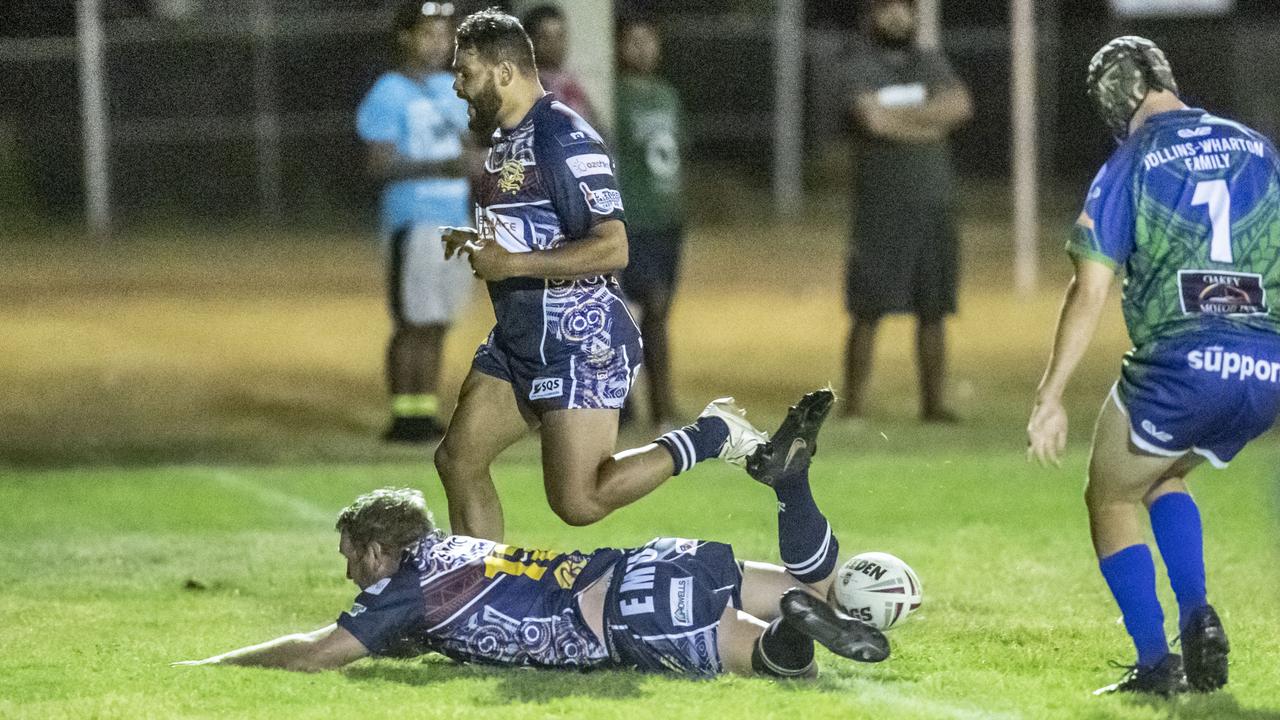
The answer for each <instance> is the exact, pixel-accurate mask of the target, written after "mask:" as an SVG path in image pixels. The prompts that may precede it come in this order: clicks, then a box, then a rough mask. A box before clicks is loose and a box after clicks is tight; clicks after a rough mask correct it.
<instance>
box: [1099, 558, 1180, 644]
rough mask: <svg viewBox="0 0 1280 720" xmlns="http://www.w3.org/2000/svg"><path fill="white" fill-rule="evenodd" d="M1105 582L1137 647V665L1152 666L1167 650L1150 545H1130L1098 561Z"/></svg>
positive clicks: (1162, 612)
mask: <svg viewBox="0 0 1280 720" xmlns="http://www.w3.org/2000/svg"><path fill="white" fill-rule="evenodd" d="M1098 568H1099V569H1101V570H1102V576H1103V577H1104V578H1106V579H1107V586H1108V587H1110V588H1111V594H1112V595H1114V596H1115V598H1116V604H1117V605H1119V606H1120V612H1122V613H1124V627H1125V629H1126V630H1128V631H1129V636H1130V637H1132V638H1133V644H1134V646H1136V647H1137V648H1138V665H1140V666H1142V667H1152V666H1153V665H1155V664H1156V663H1158V662H1160V661H1161V660H1163V659H1164V656H1165V655H1168V654H1169V643H1168V641H1167V640H1166V639H1165V636H1164V610H1162V609H1161V608H1160V600H1159V599H1157V598H1156V564H1155V561H1154V560H1152V559H1151V548H1148V547H1147V546H1146V545H1130V546H1129V547H1127V548H1125V549H1123V550H1121V551H1120V552H1117V553H1115V554H1112V555H1108V556H1106V557H1104V558H1102V559H1101V560H1099V561H1098Z"/></svg>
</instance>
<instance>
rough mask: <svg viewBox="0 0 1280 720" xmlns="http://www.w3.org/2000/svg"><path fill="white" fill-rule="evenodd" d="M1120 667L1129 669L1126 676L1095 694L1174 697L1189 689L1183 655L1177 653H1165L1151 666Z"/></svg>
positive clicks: (1099, 689)
mask: <svg viewBox="0 0 1280 720" xmlns="http://www.w3.org/2000/svg"><path fill="white" fill-rule="evenodd" d="M1119 667H1123V668H1126V669H1127V670H1126V672H1125V674H1124V677H1122V678H1120V681H1119V682H1117V683H1112V684H1111V685H1108V686H1106V687H1103V688H1098V689H1097V690H1094V691H1093V694H1094V695H1110V694H1112V693H1140V694H1145V695H1163V696H1165V697H1172V696H1174V695H1179V694H1181V693H1185V692H1186V691H1187V675H1186V673H1185V672H1184V671H1183V669H1182V656H1181V655H1178V654H1176V653H1169V654H1168V655H1165V656H1164V659H1163V660H1161V661H1160V662H1158V663H1156V664H1155V665H1153V666H1151V667H1149V668H1142V667H1138V666H1137V665H1121V666H1119Z"/></svg>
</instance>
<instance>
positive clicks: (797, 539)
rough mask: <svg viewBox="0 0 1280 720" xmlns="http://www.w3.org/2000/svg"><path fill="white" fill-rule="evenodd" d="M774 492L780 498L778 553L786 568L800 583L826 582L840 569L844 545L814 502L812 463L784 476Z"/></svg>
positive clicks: (805, 464)
mask: <svg viewBox="0 0 1280 720" xmlns="http://www.w3.org/2000/svg"><path fill="white" fill-rule="evenodd" d="M773 489H774V492H776V493H777V494H778V549H779V551H780V552H781V554H782V564H783V565H786V566H787V571H788V572H790V573H791V574H792V575H793V576H794V577H795V578H796V579H797V580H799V581H800V582H804V583H815V582H818V581H819V580H822V579H823V578H825V577H827V576H828V575H830V574H831V571H832V570H834V569H835V567H836V560H837V559H838V558H839V557H840V541H839V540H837V539H836V536H835V534H834V533H832V532H831V523H829V522H827V518H826V517H825V516H823V514H822V511H821V510H819V509H818V504H817V503H816V502H814V500H813V492H812V491H810V489H809V463H807V462H806V463H804V464H803V466H801V467H799V468H797V469H796V470H794V471H791V472H789V473H787V474H786V475H783V476H782V477H781V478H779V479H778V481H777V482H775V483H774V485H773Z"/></svg>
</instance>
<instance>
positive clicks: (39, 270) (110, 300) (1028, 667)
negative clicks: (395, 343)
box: [0, 217, 1280, 719]
mask: <svg viewBox="0 0 1280 720" xmlns="http://www.w3.org/2000/svg"><path fill="white" fill-rule="evenodd" d="M1000 231H1001V228H1000V227H999V226H998V225H996V224H993V223H991V222H987V221H985V220H983V219H982V218H981V217H978V218H976V219H971V220H970V221H969V223H968V224H967V225H966V227H965V239H966V255H967V257H968V258H969V259H970V262H969V263H968V264H967V270H966V277H965V284H964V294H963V297H962V312H961V314H960V315H959V316H958V317H957V318H956V320H955V322H954V323H953V326H952V348H953V357H954V363H953V364H954V370H953V382H952V386H953V387H952V389H953V396H954V399H955V405H956V406H957V409H958V410H959V411H960V412H961V413H962V414H963V415H964V416H965V418H966V422H965V423H964V424H963V425H962V426H960V427H959V428H935V427H921V426H918V425H917V424H916V423H915V422H914V416H915V395H914V387H915V383H914V368H913V365H912V362H911V353H910V347H909V343H910V336H911V326H910V323H908V322H905V321H902V322H897V321H895V322H893V323H891V324H890V325H889V326H888V327H887V328H885V332H884V337H883V338H882V340H881V345H880V350H879V353H878V358H877V360H878V363H879V365H878V367H877V371H876V376H875V382H876V388H875V394H874V399H873V403H872V413H871V417H870V418H869V419H868V420H867V421H865V422H863V423H860V424H856V425H854V424H840V423H833V424H832V425H831V427H830V428H829V429H828V430H827V431H826V434H825V435H824V446H823V452H822V455H821V456H820V457H819V458H818V461H817V465H816V469H815V478H816V479H815V486H816V493H817V496H818V500H819V502H820V503H821V504H822V506H823V507H824V509H825V510H826V512H827V514H828V515H829V516H830V518H831V520H832V523H833V525H834V526H835V528H836V530H837V532H839V534H840V536H841V538H842V546H843V548H844V550H845V553H846V554H852V553H854V552H857V551H861V550H872V549H876V550H885V551H889V552H893V553H895V554H898V555H900V556H902V557H904V558H905V559H907V560H908V562H910V563H911V564H912V565H913V566H914V567H915V569H916V570H917V572H918V573H919V574H920V576H921V579H922V582H923V584H924V587H925V598H926V599H925V606H924V608H923V609H922V610H921V611H920V613H919V614H918V615H917V616H915V617H913V618H912V620H911V621H910V622H908V623H907V624H906V625H905V626H903V627H901V628H900V629H895V630H894V631H893V633H892V635H891V637H892V638H893V640H894V642H895V656H894V657H893V658H892V659H891V660H890V661H889V662H887V663H884V664H883V665H880V666H874V667H872V666H860V665H856V664H853V663H846V662H838V661H836V659H834V658H832V657H830V656H829V655H826V654H823V655H822V656H821V659H822V660H823V661H824V663H825V664H824V672H823V676H822V678H821V679H819V680H818V681H817V682H816V683H813V684H807V685H797V684H779V683H772V682H768V681H764V680H745V679H732V678H726V679H720V680H716V681H713V682H690V681H684V680H678V679H670V678H663V677H653V676H643V675H639V674H633V673H615V672H610V673H594V674H586V675H582V674H574V673H552V672H539V671H510V670H493V669H486V668H480V667H473V666H458V665H454V664H452V663H448V662H444V661H441V660H440V659H438V658H435V659H423V660H421V661H408V662H406V661H363V662H361V663H358V664H357V665H355V666H352V667H351V668H349V669H348V670H346V671H344V672H340V673H328V674H322V675H314V676H300V675H290V674H288V673H284V672H274V671H263V670H247V669H234V668H182V669H177V668H170V667H169V666H168V663H169V662H170V661H173V660H179V659H188V658H196V657H203V656H207V655H209V654H212V653H215V652H218V651H221V650H225V649H229V648H232V647H237V646H240V645H243V644H246V643H249V642H253V641H257V640H262V639H266V638H268V637H272V636H274V635H277V634H281V633H284V632H290V631H294V630H302V629H310V628H313V627H318V626H320V625H324V624H327V623H328V622H330V621H332V619H333V618H334V617H335V616H336V614H337V613H338V612H339V611H340V610H343V609H345V608H346V607H347V606H349V603H350V601H351V598H352V597H353V595H354V588H353V587H352V586H351V585H350V584H349V583H348V582H347V581H346V580H345V579H344V578H343V570H342V564H341V558H340V557H339V556H338V555H337V552H336V545H337V537H336V534H335V533H334V532H333V531H332V517H333V514H334V513H335V512H336V510H337V509H339V508H340V507H341V506H343V505H344V504H345V503H347V502H348V501H349V500H350V499H351V498H352V497H353V496H354V495H355V494H357V493H359V492H361V491H364V490H368V489H371V488H374V487H378V486H382V485H387V484H410V485H415V486H418V487H421V488H423V490H424V491H425V492H426V493H427V495H428V499H429V501H431V502H433V503H434V505H435V506H436V507H437V508H438V509H440V510H441V511H443V497H442V494H441V492H440V491H439V488H438V484H437V481H436V480H435V478H434V475H433V473H432V471H431V470H430V467H429V465H428V463H427V462H426V453H425V452H424V451H419V450H397V449H388V448H385V447H383V446H381V445H380V444H378V443H377V442H376V440H375V439H374V438H375V436H376V434H377V431H378V430H379V428H380V425H381V423H382V421H383V413H384V409H383V400H382V389H381V382H380V378H379V367H380V352H381V350H380V348H381V344H382V341H383V335H384V333H385V332H386V327H387V325H386V319H385V315H384V312H385V311H384V310H383V307H382V302H381V294H380V293H381V290H380V285H379V271H378V265H377V256H376V253H375V252H374V251H373V250H372V249H371V248H370V247H369V246H368V245H367V244H364V243H361V242H359V241H358V240H356V239H353V238H350V237H343V236H339V235H333V234H330V235H316V236H311V235H306V234H303V233H292V234H285V235H278V236H266V235H263V234H248V233H207V234H197V235H195V236H194V237H190V238H186V239H184V241H182V242H179V243H173V242H170V241H169V238H167V237H166V236H164V235H163V234H161V233H140V234H137V235H134V236H130V237H129V238H126V239H124V240H120V241H115V242H112V243H102V244H86V243H85V242H82V241H76V240H74V239H72V238H57V237H54V238H39V239H25V240H23V239H19V240H16V241H13V242H9V243H7V244H6V245H5V249H4V252H5V253H6V262H5V265H6V268H7V269H12V272H6V273H5V274H4V275H3V276H0V333H2V335H0V336H3V337H4V338H5V339H6V343H5V349H6V352H5V353H4V355H3V356H2V357H0V386H3V387H4V388H5V402H4V403H3V406H0V430H2V432H0V475H2V476H3V479H2V480H0V535H2V536H3V539H4V540H3V547H4V550H5V552H3V553H0V583H2V584H3V585H2V587H0V616H2V617H3V618H5V620H4V623H3V627H2V629H0V647H2V648H3V649H4V652H3V654H0V717H4V718H10V717H14V718H58V717H67V718H82V717H119V718H137V717H157V718H169V717H271V718H280V717H286V718H294V717H298V718H309V717H352V716H360V717H397V718H403V717H451V718H471V717H494V718H504V719H506V718H534V717H539V718H540V717H579V716H581V717H591V718H613V717H619V718H636V717H646V716H648V717H703V718H718V717H740V716H743V715H745V714H747V713H750V714H751V715H752V716H754V717H759V718H769V717H779V718H782V717H786V718H807V717H839V718H862V717H867V718H869V717H876V718H955V717H963V718H986V717H1001V718H1042V717H1043V718H1050V717H1052V718H1231V717H1242V718H1280V665H1278V664H1277V662H1276V658H1277V657H1280V635H1277V633H1276V631H1275V629H1276V628H1277V627H1280V603H1278V602H1277V601H1276V599H1275V597H1276V589H1277V588H1278V587H1280V577H1277V571H1276V569H1275V568H1276V560H1277V554H1276V550H1277V544H1276V541H1275V538H1276V537H1277V534H1276V524H1275V507H1276V490H1275V487H1276V484H1275V478H1274V475H1275V472H1274V468H1275V467H1276V465H1277V463H1278V462H1280V451H1278V450H1277V448H1276V447H1275V442H1274V437H1267V438H1263V439H1262V440H1260V441H1259V442H1257V443H1255V445H1254V446H1253V447H1251V448H1249V449H1248V450H1246V451H1245V453H1243V454H1242V455H1241V456H1240V458H1238V460H1237V462H1235V463H1234V464H1233V465H1232V467H1231V468H1230V469H1229V470H1226V471H1223V472H1217V473H1210V472H1207V471H1205V472H1203V474H1202V475H1201V480H1200V481H1199V482H1198V483H1197V484H1196V487H1197V489H1198V497H1199V498H1200V500H1201V503H1202V506H1203V509H1204V513H1205V518H1206V520H1205V524H1206V527H1207V532H1208V543H1207V544H1208V560H1209V564H1210V576H1209V580H1210V592H1211V597H1212V599H1213V600H1214V601H1215V602H1216V603H1217V605H1218V607H1219V609H1220V610H1221V611H1223V614H1224V618H1225V622H1226V623H1227V625H1228V629H1229V630H1230V631H1231V633H1232V641H1233V644H1234V649H1233V654H1232V659H1233V662H1234V665H1233V668H1232V681H1231V684H1230V685H1229V686H1228V687H1229V689H1228V690H1227V691H1225V692H1221V693H1218V694H1216V695H1213V696H1209V697H1189V698H1183V699H1181V700H1178V701H1176V702H1151V701H1139V700H1133V699H1120V698H1106V699H1096V698H1092V697H1090V696H1089V691H1090V690H1091V689H1092V688H1094V687H1097V686H1098V685H1101V684H1104V683H1105V682H1110V681H1111V680H1113V679H1114V678H1115V677H1116V676H1117V675H1118V671H1116V670H1114V669H1113V668H1110V667H1108V666H1107V660H1110V659H1115V660H1124V661H1127V660H1128V659H1129V654H1130V650H1129V647H1128V640H1127V638H1126V636H1125V634H1124V632H1123V629H1122V628H1121V627H1120V626H1119V625H1118V624H1116V617H1117V615H1118V613H1117V612H1116V610H1115V609H1114V606H1113V605H1112V603H1111V601H1110V599H1109V596H1108V594H1107V592H1106V590H1105V587H1104V585H1103V582H1102V580H1101V578H1100V577H1099V576H1098V574H1097V571H1096V566H1095V562H1094V559H1093V557H1092V553H1091V550H1090V548H1089V544H1088V535H1087V529H1086V525H1085V518H1084V512H1083V507H1082V503H1081V501H1080V487H1081V480H1082V476H1083V469H1084V461H1085V442H1086V440H1087V436H1088V429H1089V425H1090V423H1091V420H1092V416H1093V414H1094V413H1095V412H1096V409H1097V406H1098V404H1099V403H1100V402H1101V399H1102V397H1103V395H1104V393H1105V392H1106V389H1107V387H1108V386H1109V384H1110V382H1111V380H1112V379H1113V377H1114V373H1115V371H1116V369H1117V361H1118V356H1119V354H1120V353H1121V352H1122V351H1123V350H1124V349H1125V340H1124V333H1123V328H1122V327H1121V325H1120V321H1119V317H1118V313H1117V312H1113V313H1112V314H1111V315H1110V316H1109V318H1108V321H1107V323H1106V324H1105V326H1104V328H1102V330H1101V331H1100V333H1099V337H1098V339H1097V341H1096V343H1095V347H1094V350H1093V352H1092V354H1091V355H1090V358H1089V360H1088V362H1087V364H1086V366H1085V367H1084V368H1083V369H1082V372H1081V374H1080V376H1079V377H1078V378H1077V380H1076V382H1075V383H1074V385H1073V388H1072V390H1073V395H1072V400H1071V404H1070V405H1069V409H1070V410H1071V412H1072V420H1073V423H1074V424H1073V432H1072V441H1073V443H1072V449H1071V451H1070V453H1069V455H1068V457H1067V460H1066V462H1065V463H1064V466H1063V468H1062V469H1060V470H1048V471H1045V470H1039V469H1035V468H1033V467H1031V466H1028V465H1027V464H1026V463H1025V461H1024V460H1023V457H1022V446H1023V442H1024V437H1023V432H1022V428H1023V426H1024V424H1025V419H1026V417H1025V416H1026V412H1027V410H1028V402H1029V399H1030V396H1031V392H1032V390H1033V388H1034V386H1035V382H1036V380H1037V377H1038V375H1039V372H1040V368H1041V363H1042V361H1043V354H1044V353H1045V351H1046V349H1047V344H1048V341H1049V338H1050V333H1051V330H1052V321H1053V318H1054V314H1055V311H1056V306H1057V302H1058V299H1057V298H1058V288H1057V286H1058V285H1059V284H1060V282H1061V281H1062V280H1064V279H1065V274H1064V270H1065V269H1064V268H1063V266H1062V265H1063V263H1062V262H1061V261H1060V260H1058V259H1057V258H1056V257H1054V259H1053V261H1052V262H1051V264H1050V265H1049V266H1047V267H1049V268H1050V269H1051V275H1050V277H1049V278H1048V279H1047V281H1046V283H1045V284H1046V289H1045V290H1044V291H1043V292H1042V293H1040V294H1038V295H1037V296H1035V297H1034V298H1031V299H1017V298H1015V297H1014V296H1013V295H1012V293H1011V292H1010V291H1009V290H1008V288H1007V284H1008V283H1007V276H1008V274H1009V271H1008V269H1007V266H1006V265H1005V262H1004V255H1003V254H1002V251H1001V249H1000V247H999V246H998V245H997V241H998V239H999V238H1000V237H1001V232H1000ZM840 237H841V231H840V230H839V229H838V227H836V226H832V225H829V224H828V225H822V224H812V225H806V224H801V225H796V226H782V225H750V226H747V225H743V226H733V225H726V226H722V227H720V228H719V229H717V230H716V231H715V232H708V231H705V230H701V231H695V233H694V235H693V237H692V239H691V247H690V253H689V262H688V267H687V272H686V275H685V283H684V288H685V290H686V293H685V295H684V296H683V298H682V300H681V304H680V305H679V307H678V310H677V312H676V315H675V318H674V323H675V334H676V352H677V356H676V364H677V371H678V373H679V381H678V394H679V396H680V400H681V402H682V403H683V405H684V407H685V408H686V410H687V411H689V412H690V413H693V412H696V410H697V409H698V408H699V407H700V406H701V404H702V403H704V402H705V401H706V400H707V399H708V398H710V397H715V396H716V395H719V394H725V393H733V394H736V395H738V396H739V398H740V399H742V400H743V401H744V402H745V403H746V404H747V406H748V407H749V408H751V414H752V417H754V418H757V419H760V420H761V422H762V424H767V425H771V424H773V423H775V422H776V421H777V420H778V419H780V417H781V414H782V413H783V411H784V409H785V406H786V404H787V403H788V402H789V401H790V400H791V399H793V398H794V397H795V396H797V395H798V394H799V393H800V392H802V391H803V390H805V389H808V388H811V387H814V386H817V385H822V384H825V383H826V382H828V381H831V380H834V379H836V377H837V372H838V369H839V351H840V345H841V343H842V341H843V333H844V330H845V320H844V317H843V313H842V310H841V305H840V295H839V287H840V284H839V283H840V274H841V268H840V265H841V252H842V245H841V241H840ZM488 317H490V316H489V315H488V308H487V304H486V303H484V302H483V301H481V300H480V299H479V296H477V304H476V305H475V307H473V309H472V310H471V311H470V312H469V313H468V315H467V316H466V318H465V319H464V321H463V322H462V323H461V324H460V326H459V328H458V331H457V333H456V334H455V336H454V338H453V339H452V341H451V344H450V348H449V355H450V361H449V374H448V379H447V383H448V385H449V386H450V387H455V386H456V384H457V383H458V382H460V380H461V376H462V373H463V372H464V371H465V368H466V363H467V360H468V358H469V355H470V353H471V350H472V348H473V347H474V345H475V343H476V342H478V340H479V339H480V338H481V336H482V334H483V332H484V330H485V328H486V325H487V322H488V319H487V318H488ZM646 439H647V438H646V437H645V436H643V435H639V434H635V435H631V436H628V437H625V438H624V439H623V442H624V443H639V442H642V441H644V440H646ZM536 452H537V448H536V445H534V444H533V443H531V442H526V443H523V444H521V445H519V446H517V447H516V448H514V449H513V450H512V451H511V452H510V453H509V454H508V456H507V457H506V458H505V459H504V462H503V464H501V465H500V466H499V467H498V468H497V469H496V470H495V474H496V475H497V477H498V480H499V489H500V491H501V493H502V496H503V498H504V502H505V504H506V507H507V508H508V523H509V526H508V539H510V540H511V541H513V542H518V543H520V544H522V545H526V546H549V547H558V548H572V547H578V548H589V547H595V546H598V545H619V544H638V543H641V542H644V541H645V540H647V539H649V538H651V537H653V536H655V535H682V536H694V537H709V538H715V539H722V540H726V541H729V542H732V543H733V544H734V546H735V549H736V550H737V552H738V553H739V555H740V556H741V557H747V558H757V559H776V557H777V549H776V540H775V536H774V518H773V514H774V508H773V498H772V495H771V494H770V493H769V492H768V491H767V490H765V489H764V488H761V487H759V486H758V485H756V484H754V483H753V482H751V481H749V480H748V479H747V478H746V477H745V476H744V475H742V474H741V473H740V472H738V471H736V470H735V469H733V468H730V467H726V466H722V465H713V464H707V465H705V466H702V467H699V468H698V469H697V471H695V472H693V473H690V474H689V475H688V476H682V477H681V478H680V479H678V480H676V481H673V482H671V483H669V484H668V485H666V486H664V487H663V488H661V489H660V490H659V491H658V492H656V493H655V494H654V495H653V496H651V497H649V498H646V499H644V500H642V501H641V502H639V503H637V504H636V505H634V506H632V507H629V508H626V509H623V510H621V511H619V512H618V513H616V514H615V515H613V516H612V517H610V518H608V519H607V520H605V521H604V522H602V523H600V524H598V525H596V526H592V527H589V528H582V529H575V528H569V527H566V526H565V525H563V524H562V523H560V522H559V521H558V520H557V519H556V518H555V517H554V516H553V515H552V514H551V512H550V511H549V510H548V509H547V507H546V502H545V499H544V498H543V497H542V491H541V480H540V476H539V471H538V466H537V463H536V457H537V455H536ZM441 514H443V513H441ZM1162 582H1163V581H1162ZM1162 597H1163V598H1164V599H1165V601H1166V608H1167V609H1168V610H1169V611H1172V609H1173V604H1172V598H1171V596H1170V594H1169V593H1168V592H1167V590H1166V591H1164V592H1163V595H1162Z"/></svg>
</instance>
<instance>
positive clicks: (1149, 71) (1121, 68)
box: [1085, 35, 1178, 140]
mask: <svg viewBox="0 0 1280 720" xmlns="http://www.w3.org/2000/svg"><path fill="white" fill-rule="evenodd" d="M1085 84H1086V86H1087V88H1088V93H1089V98H1090V99H1092V100H1093V104H1094V107H1095V108H1096V109H1097V111H1098V114H1099V115H1101V116H1102V121H1103V122H1105V123H1106V124H1107V127H1108V128H1110V129H1111V133H1112V134H1113V135H1115V136H1116V137H1117V138H1118V139H1121V140H1123V139H1124V138H1125V137H1127V136H1128V135H1129V121H1130V120H1132V119H1133V114H1134V113H1135V112H1137V111H1138V106H1139V105H1141V104H1142V101H1143V100H1145V99H1146V97H1147V93H1148V92H1151V91H1152V90H1168V91H1169V92H1172V93H1175V94H1176V93H1177V92H1178V83H1177V81H1176V80H1174V79H1173V68H1171V67H1170V66H1169V60H1168V59H1166V58H1165V56H1164V53H1163V52H1161V50H1160V48H1158V47H1156V44H1155V43H1153V42H1151V41H1150V40H1148V39H1146V38H1142V37H1138V36H1136V35H1125V36H1124V37H1118V38H1116V39H1115V40H1112V41H1111V42H1109V43H1107V44H1106V45H1104V46H1103V47H1102V49H1101V50H1099V51H1098V52H1097V54H1095V55H1094V56H1093V59H1092V60H1090V61H1089V75H1088V79H1087V80H1086V81H1085Z"/></svg>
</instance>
